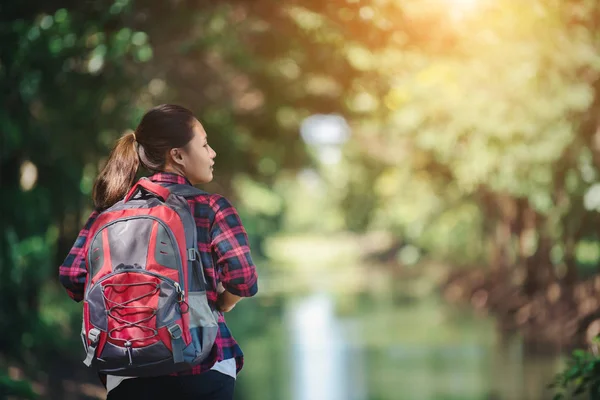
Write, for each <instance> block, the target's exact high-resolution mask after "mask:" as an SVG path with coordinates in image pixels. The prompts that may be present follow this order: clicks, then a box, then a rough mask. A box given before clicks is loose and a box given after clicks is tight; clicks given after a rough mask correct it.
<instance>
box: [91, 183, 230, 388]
mask: <svg viewBox="0 0 600 400" xmlns="http://www.w3.org/2000/svg"><path fill="white" fill-rule="evenodd" d="M202 193H205V192H202V191H200V190H198V189H196V188H194V187H192V186H189V185H178V184H171V185H167V186H162V185H159V184H157V183H154V182H152V181H150V180H149V179H147V178H142V179H140V180H139V181H138V182H137V183H136V184H135V186H134V187H133V188H132V189H131V190H130V191H129V193H128V194H127V195H126V196H125V198H124V199H123V200H122V201H120V202H118V203H116V204H115V205H113V206H112V207H110V208H108V209H107V210H106V211H104V212H102V213H101V214H100V215H99V216H98V218H97V219H96V221H95V222H94V224H93V225H92V227H91V228H90V232H89V235H88V241H87V243H86V251H87V256H86V267H87V271H88V274H87V279H86V284H85V291H84V303H83V328H82V339H83V344H84V348H85V351H86V353H87V357H86V358H85V360H84V363H85V365H87V366H88V367H89V366H93V367H95V368H97V369H98V370H99V371H100V372H102V373H106V374H111V375H121V376H158V375H167V374H170V373H172V372H177V371H181V370H185V369H189V368H191V367H192V366H193V365H196V364H199V363H200V362H202V361H203V360H204V359H205V358H206V357H207V356H208V354H209V353H210V350H211V348H212V347H213V344H214V341H215V338H216V335H217V329H218V316H217V314H216V312H215V311H213V310H211V307H210V305H209V303H208V301H207V298H206V280H205V278H204V272H203V269H202V265H201V262H200V255H199V253H198V247H197V231H196V224H195V221H194V217H193V215H192V213H191V210H190V206H189V204H188V202H187V200H186V198H187V197H192V196H197V195H199V194H202Z"/></svg>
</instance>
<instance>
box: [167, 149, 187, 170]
mask: <svg viewBox="0 0 600 400" xmlns="http://www.w3.org/2000/svg"><path fill="white" fill-rule="evenodd" d="M169 154H170V155H171V159H172V160H173V162H174V163H175V164H177V165H180V166H182V167H183V166H184V161H183V154H182V152H181V150H179V149H171V150H170V151H169Z"/></svg>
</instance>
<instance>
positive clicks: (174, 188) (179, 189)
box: [164, 183, 208, 197]
mask: <svg viewBox="0 0 600 400" xmlns="http://www.w3.org/2000/svg"><path fill="white" fill-rule="evenodd" d="M164 186H165V187H166V188H167V189H169V190H170V192H171V193H173V194H175V195H177V196H181V197H195V196H198V195H201V194H208V192H205V191H204V190H200V189H198V188H195V187H193V186H191V185H182V184H179V183H168V184H166V185H164Z"/></svg>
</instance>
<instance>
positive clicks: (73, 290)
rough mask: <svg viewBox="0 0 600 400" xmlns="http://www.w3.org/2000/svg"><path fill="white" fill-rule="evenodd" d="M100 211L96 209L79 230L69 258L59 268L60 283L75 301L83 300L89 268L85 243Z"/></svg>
mask: <svg viewBox="0 0 600 400" xmlns="http://www.w3.org/2000/svg"><path fill="white" fill-rule="evenodd" d="M98 215H99V213H98V212H97V211H94V212H93V213H92V214H91V215H90V217H89V218H88V221H87V222H86V223H85V226H84V227H83V229H82V230H81V232H79V235H78V236H77V240H75V244H73V247H72V248H71V250H70V251H69V254H68V255H67V258H65V261H63V263H62V265H61V266H60V267H59V268H58V271H59V272H58V274H59V280H60V283H61V284H62V285H63V286H64V287H65V289H66V290H67V293H68V294H69V296H70V297H71V298H72V299H73V300H75V301H81V300H83V290H84V286H85V278H86V275H87V268H86V266H85V255H86V250H85V243H86V242H87V238H88V234H89V232H90V228H91V226H92V224H93V223H94V221H95V220H96V218H97V217H98Z"/></svg>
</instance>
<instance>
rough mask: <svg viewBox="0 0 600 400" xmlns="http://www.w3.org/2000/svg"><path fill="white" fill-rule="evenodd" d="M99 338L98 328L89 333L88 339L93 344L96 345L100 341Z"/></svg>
mask: <svg viewBox="0 0 600 400" xmlns="http://www.w3.org/2000/svg"><path fill="white" fill-rule="evenodd" d="M99 337H100V330H98V329H96V328H92V329H90V331H89V332H88V339H89V340H90V341H91V342H92V344H95V343H96V342H97V341H98V338H99Z"/></svg>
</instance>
